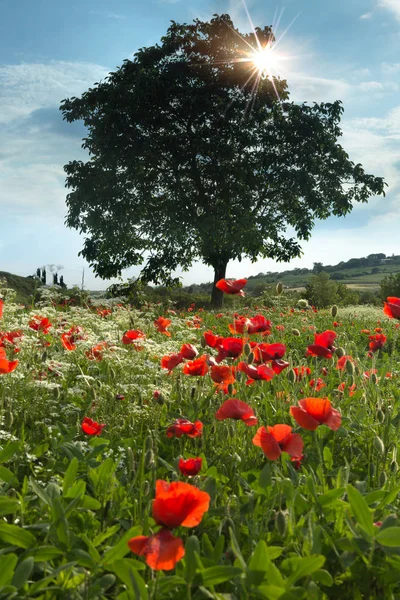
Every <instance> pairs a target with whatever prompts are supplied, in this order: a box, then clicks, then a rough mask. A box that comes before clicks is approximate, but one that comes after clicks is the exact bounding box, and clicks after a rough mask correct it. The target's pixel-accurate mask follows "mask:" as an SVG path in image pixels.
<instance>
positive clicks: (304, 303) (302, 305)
mask: <svg viewBox="0 0 400 600" xmlns="http://www.w3.org/2000/svg"><path fill="white" fill-rule="evenodd" d="M297 306H298V307H299V308H307V306H308V301H307V300H305V299H304V298H301V299H300V300H299V301H298V303H297Z"/></svg>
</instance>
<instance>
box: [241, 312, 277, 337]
mask: <svg viewBox="0 0 400 600" xmlns="http://www.w3.org/2000/svg"><path fill="white" fill-rule="evenodd" d="M271 327H272V323H271V321H269V320H268V319H266V318H265V317H264V315H255V316H254V317H251V319H250V325H249V326H248V329H247V332H248V333H249V334H250V335H251V334H253V333H263V334H264V335H269V334H270V333H271Z"/></svg>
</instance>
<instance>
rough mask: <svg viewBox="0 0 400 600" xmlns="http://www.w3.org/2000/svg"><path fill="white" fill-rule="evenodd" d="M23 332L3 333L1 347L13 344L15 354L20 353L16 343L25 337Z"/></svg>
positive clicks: (0, 340) (0, 335)
mask: <svg viewBox="0 0 400 600" xmlns="http://www.w3.org/2000/svg"><path fill="white" fill-rule="evenodd" d="M23 335H24V334H23V333H22V331H19V330H18V331H3V332H0V347H1V346H7V344H11V345H12V346H14V352H19V348H16V341H17V340H19V339H21V338H22V337H23Z"/></svg>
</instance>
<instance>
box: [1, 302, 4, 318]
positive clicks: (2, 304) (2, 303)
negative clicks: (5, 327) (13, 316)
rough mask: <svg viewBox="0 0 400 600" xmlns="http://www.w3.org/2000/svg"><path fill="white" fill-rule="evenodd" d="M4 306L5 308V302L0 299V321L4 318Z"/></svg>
mask: <svg viewBox="0 0 400 600" xmlns="http://www.w3.org/2000/svg"><path fill="white" fill-rule="evenodd" d="M3 306H4V300H3V299H2V298H0V319H1V318H2V316H3Z"/></svg>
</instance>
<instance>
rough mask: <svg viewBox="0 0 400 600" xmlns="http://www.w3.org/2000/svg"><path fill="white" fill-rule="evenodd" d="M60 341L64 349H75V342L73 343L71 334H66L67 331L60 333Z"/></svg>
mask: <svg viewBox="0 0 400 600" xmlns="http://www.w3.org/2000/svg"><path fill="white" fill-rule="evenodd" d="M61 343H62V345H63V346H64V348H65V349H66V350H69V351H72V350H75V349H76V344H74V340H73V336H70V335H68V333H63V334H62V336H61Z"/></svg>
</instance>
